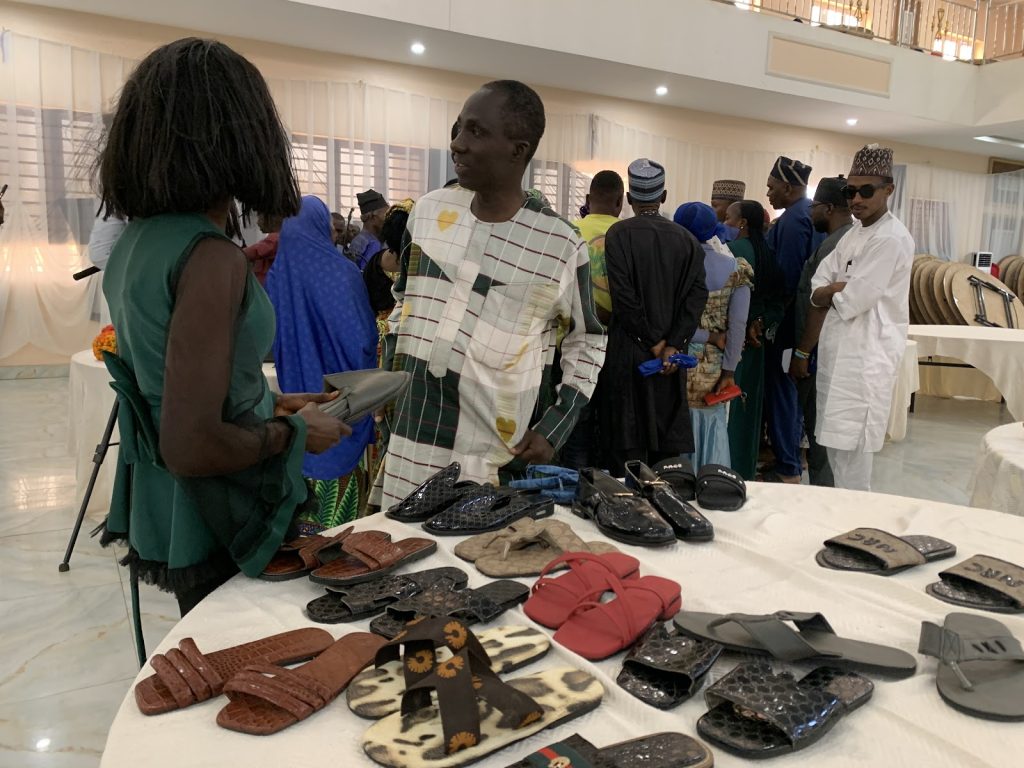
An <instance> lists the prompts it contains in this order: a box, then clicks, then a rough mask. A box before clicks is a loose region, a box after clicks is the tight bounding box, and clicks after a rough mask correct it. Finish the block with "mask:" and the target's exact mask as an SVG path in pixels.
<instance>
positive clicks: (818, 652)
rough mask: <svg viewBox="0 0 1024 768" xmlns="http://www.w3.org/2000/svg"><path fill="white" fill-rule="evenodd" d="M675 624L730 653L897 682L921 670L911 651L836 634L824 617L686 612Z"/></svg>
mask: <svg viewBox="0 0 1024 768" xmlns="http://www.w3.org/2000/svg"><path fill="white" fill-rule="evenodd" d="M786 622H791V623H792V624H793V625H794V626H795V627H796V629H793V628H792V627H790V626H789V625H788V624H787V623H786ZM675 625H676V626H677V627H679V629H680V631H682V632H684V633H685V634H687V635H690V637H696V638H700V639H701V640H712V641H714V642H716V643H720V644H721V645H723V646H724V647H725V648H726V650H730V651H740V652H742V653H755V654H763V655H767V656H773V657H775V658H776V659H780V660H781V661H788V662H795V661H800V662H814V663H818V664H828V665H829V666H833V667H843V668H856V669H860V670H864V671H867V672H873V673H875V674H878V675H886V676H888V677H895V678H900V677H909V676H910V675H912V674H914V670H915V669H917V661H916V660H915V659H914V657H913V656H911V655H910V654H909V653H907V652H906V651H901V650H899V649H898V648H890V647H888V646H885V645H877V644H875V643H865V642H862V641H860V640H850V639H848V638H845V637H839V636H837V635H836V633H835V630H834V629H832V627H831V625H830V624H829V623H828V621H826V620H825V617H824V616H822V615H821V614H820V613H795V612H792V611H778V612H776V613H772V614H767V615H763V616H762V615H748V614H742V613H730V614H726V615H722V614H718V613H697V612H694V611H682V612H681V613H678V614H676V617H675Z"/></svg>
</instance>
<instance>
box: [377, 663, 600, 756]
mask: <svg viewBox="0 0 1024 768" xmlns="http://www.w3.org/2000/svg"><path fill="white" fill-rule="evenodd" d="M434 694H436V698H435V695H434ZM603 695H604V689H603V688H602V686H601V683H599V682H598V681H597V678H595V677H594V676H593V675H590V674H588V673H586V672H583V671H581V670H578V669H574V668H572V667H558V668H554V669H547V670H544V671H542V672H538V673H536V674H533V675H528V676H525V677H520V678H516V679H514V680H509V681H507V682H505V681H502V680H501V679H500V678H499V677H498V676H497V675H495V674H494V672H492V671H491V669H490V668H489V667H488V666H487V664H486V663H485V662H483V661H482V660H481V659H480V657H479V656H478V655H476V654H474V653H471V652H470V650H469V648H468V647H463V648H462V649H461V650H460V651H459V652H458V653H457V654H455V655H454V656H452V658H450V659H449V660H448V661H445V662H441V663H440V664H438V665H437V666H436V667H435V668H434V670H433V671H432V672H431V673H430V674H429V675H428V676H427V677H425V678H423V679H422V680H420V681H418V682H417V683H415V684H414V685H411V686H409V687H408V688H406V691H405V693H404V694H403V696H402V704H401V711H400V712H395V713H394V714H391V715H388V716H387V717H385V718H383V719H382V720H378V721H377V722H376V723H374V724H373V725H372V726H370V728H369V729H368V730H367V731H366V734H365V735H364V736H363V750H364V751H365V752H366V754H367V755H368V756H369V757H370V759H372V760H373V761H374V762H376V763H379V764H380V765H384V766H389V768H422V767H423V766H428V765H429V766H431V768H454V766H461V765H465V764H467V763H472V762H474V761H476V760H479V759H481V758H483V757H485V756H486V755H489V754H491V753H492V752H496V751H497V750H499V749H503V748H505V747H507V746H509V745H510V744H513V743H515V742H517V741H521V740H522V739H525V738H527V737H528V736H532V735H533V734H535V733H538V732H539V731H541V730H543V729H545V728H550V727H553V726H556V725H559V724H560V723H564V722H566V721H568V720H571V719H573V718H575V717H579V716H580V715H583V714H585V713H587V712H590V711H591V710H593V709H595V708H597V706H598V705H600V703H601V699H602V697H603ZM435 702H436V703H435Z"/></svg>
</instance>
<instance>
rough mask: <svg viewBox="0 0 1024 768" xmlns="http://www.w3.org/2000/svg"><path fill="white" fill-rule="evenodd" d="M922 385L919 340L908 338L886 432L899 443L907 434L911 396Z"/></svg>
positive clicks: (894, 388) (897, 377) (894, 389)
mask: <svg viewBox="0 0 1024 768" xmlns="http://www.w3.org/2000/svg"><path fill="white" fill-rule="evenodd" d="M920 386H921V377H920V376H919V375H918V366H917V342H916V341H914V340H913V339H907V348H906V351H904V353H903V359H902V360H901V361H900V369H899V371H898V372H897V374H896V386H895V387H893V390H892V407H891V408H890V409H889V426H888V427H886V429H885V433H886V434H887V435H888V436H889V439H890V440H892V441H893V442H894V443H898V442H900V441H901V440H903V439H905V438H906V436H907V411H908V410H909V408H910V398H911V397H913V395H914V393H915V392H917V390H918V389H919V388H920Z"/></svg>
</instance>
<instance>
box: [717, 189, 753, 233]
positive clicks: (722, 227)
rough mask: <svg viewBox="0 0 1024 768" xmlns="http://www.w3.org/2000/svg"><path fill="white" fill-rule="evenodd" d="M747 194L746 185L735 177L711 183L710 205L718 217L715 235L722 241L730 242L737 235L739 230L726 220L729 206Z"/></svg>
mask: <svg viewBox="0 0 1024 768" xmlns="http://www.w3.org/2000/svg"><path fill="white" fill-rule="evenodd" d="M746 194H747V185H746V184H745V183H744V182H742V181H737V180H736V179H718V181H716V182H715V183H714V184H712V185H711V207H712V208H714V209H715V216H716V217H718V229H717V230H716V231H715V235H716V236H717V237H718V239H719V240H721V241H722V242H723V243H731V242H732V241H733V240H735V239H736V238H737V237H739V234H740V232H739V230H738V229H737V228H736V227H733V226H730V225H729V224H728V223H727V222H726V217H727V215H728V212H729V206H730V205H732V204H733V203H738V202H739V201H740V200H742V199H743V198H744V196H745V195H746Z"/></svg>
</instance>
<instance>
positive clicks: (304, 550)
mask: <svg viewBox="0 0 1024 768" xmlns="http://www.w3.org/2000/svg"><path fill="white" fill-rule="evenodd" d="M354 530H355V529H354V528H353V527H352V526H349V527H348V528H346V529H345V530H343V531H342V532H341V533H337V534H335V535H334V536H320V535H314V536H299V537H298V538H297V539H292V540H291V541H288V542H285V543H284V544H282V545H281V547H280V549H278V550H277V552H276V553H275V554H274V556H273V557H272V558H270V562H269V563H267V567H266V568H264V569H263V573H261V574H260V578H261V579H263V580H264V581H291V580H292V579H298V578H301V577H303V576H308V575H309V574H310V573H312V572H313V571H314V570H316V569H317V568H319V567H320V566H321V565H324V564H325V563H328V562H330V561H331V560H333V559H334V558H336V557H338V555H339V554H340V545H341V542H343V541H344V540H345V539H347V538H348V537H349V536H350V535H351V534H352V531H354ZM374 533H379V534H380V535H381V536H384V537H388V538H390V537H389V536H388V534H386V533H383V532H381V531H374Z"/></svg>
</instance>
